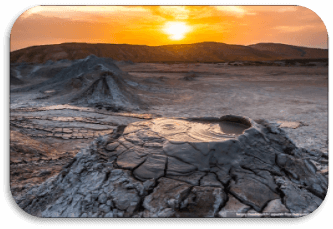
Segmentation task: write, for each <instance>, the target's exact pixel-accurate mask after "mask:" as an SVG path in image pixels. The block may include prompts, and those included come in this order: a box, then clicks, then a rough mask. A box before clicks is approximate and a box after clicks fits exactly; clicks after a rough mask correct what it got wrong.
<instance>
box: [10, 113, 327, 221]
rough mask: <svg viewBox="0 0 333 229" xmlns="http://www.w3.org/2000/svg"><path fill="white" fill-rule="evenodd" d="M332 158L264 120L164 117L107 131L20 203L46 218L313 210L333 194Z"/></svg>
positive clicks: (210, 214)
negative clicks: (331, 181)
mask: <svg viewBox="0 0 333 229" xmlns="http://www.w3.org/2000/svg"><path fill="white" fill-rule="evenodd" d="M323 161H324V162H327V158H326V156H325V154H323V153H320V152H317V151H316V152H312V151H307V150H305V149H301V148H297V147H296V146H295V144H294V143H293V142H292V141H291V140H290V139H289V138H288V136H287V135H286V134H285V133H284V131H283V130H281V129H279V128H277V125H274V124H271V123H269V122H267V121H265V120H257V121H253V120H251V119H248V118H245V117H238V116H231V115H228V116H223V117H221V118H196V119H166V118H159V119H153V120H150V121H144V122H136V123H132V124H130V125H128V126H127V127H126V128H119V129H118V131H117V133H115V134H114V135H113V136H103V137H99V138H98V139H96V140H95V141H94V142H93V143H92V144H91V146H90V147H89V148H87V149H83V150H81V152H80V153H78V154H77V155H76V157H75V158H74V159H73V160H72V162H71V163H69V164H68V165H67V166H65V167H64V168H63V170H62V171H61V172H60V173H59V174H58V175H57V176H55V177H53V178H51V179H49V180H47V181H46V182H45V183H43V184H42V185H40V186H39V187H34V188H32V189H31V190H30V191H29V192H27V194H26V195H24V196H20V197H17V198H16V201H17V203H18V204H19V206H20V207H21V208H22V209H24V210H25V211H26V212H28V213H30V214H33V215H37V216H42V217H239V215H237V214H238V213H260V214H261V216H264V214H262V213H286V214H288V213H289V214H290V213H298V214H308V213H311V212H312V211H314V210H315V209H316V208H318V206H319V205H320V204H321V202H322V201H323V199H324V197H325V195H326V192H327V175H323V174H321V172H320V171H317V168H316V166H315V164H316V163H323ZM260 214H259V215H260ZM287 216H291V215H287ZM296 217H297V215H296Z"/></svg>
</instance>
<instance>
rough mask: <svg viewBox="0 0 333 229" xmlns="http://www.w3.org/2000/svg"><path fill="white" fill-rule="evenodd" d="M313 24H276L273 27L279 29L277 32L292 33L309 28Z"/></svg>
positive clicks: (311, 27) (312, 26)
mask: <svg viewBox="0 0 333 229" xmlns="http://www.w3.org/2000/svg"><path fill="white" fill-rule="evenodd" d="M315 27H316V26H314V25H300V26H276V27H275V28H274V29H276V30H279V32H286V33H293V32H299V31H303V30H310V29H313V28H315Z"/></svg>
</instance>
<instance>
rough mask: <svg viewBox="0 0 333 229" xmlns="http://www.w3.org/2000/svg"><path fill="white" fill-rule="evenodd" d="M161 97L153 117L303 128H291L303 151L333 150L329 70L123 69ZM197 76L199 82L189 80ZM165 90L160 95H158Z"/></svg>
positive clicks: (221, 66)
mask: <svg viewBox="0 0 333 229" xmlns="http://www.w3.org/2000/svg"><path fill="white" fill-rule="evenodd" d="M121 69H122V70H123V71H126V72H128V73H129V74H131V75H133V76H135V77H136V82H138V83H141V84H145V85H147V84H148V85H149V86H150V87H151V91H152V92H154V91H155V93H153V94H149V95H145V96H146V97H147V98H149V99H150V104H151V108H150V111H149V112H148V113H154V114H160V115H162V116H167V117H170V116H176V117H182V116H183V117H184V116H186V117H190V116H215V117H220V116H221V115H224V114H235V115H243V116H247V117H250V118H252V119H261V118H263V119H267V120H269V121H274V122H279V121H284V122H285V121H290V122H300V126H299V127H298V128H296V129H293V128H285V130H286V131H287V132H288V133H289V135H290V137H291V138H292V139H293V140H294V141H295V143H296V144H297V145H298V146H299V147H307V148H314V149H319V150H322V151H323V152H326V153H327V149H328V136H327V135H328V68H327V66H316V67H302V66H295V67H284V66H228V65H226V64H171V65H168V64H134V65H127V66H123V67H121ZM186 72H194V74H195V76H197V77H194V79H193V80H183V78H184V76H186V75H187V73H186ZM158 89H160V90H158Z"/></svg>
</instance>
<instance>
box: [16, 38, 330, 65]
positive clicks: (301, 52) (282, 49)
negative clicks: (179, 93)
mask: <svg viewBox="0 0 333 229" xmlns="http://www.w3.org/2000/svg"><path fill="white" fill-rule="evenodd" d="M89 55H96V56H98V57H105V58H112V59H114V60H117V61H129V60H131V61H133V62H228V61H269V60H282V59H318V58H328V50H327V49H314V48H306V47H300V46H292V45H285V44H274V43H259V44H255V45H249V46H243V45H230V44H224V43H217V42H203V43H195V44H180V45H163V46H146V45H129V44H87V43H63V44H57V45H43V46H32V47H28V48H24V49H20V50H16V51H13V52H11V54H10V61H11V63H20V62H27V63H45V62H46V61H49V60H52V61H57V60H61V59H68V60H77V59H84V58H86V57H87V56H89Z"/></svg>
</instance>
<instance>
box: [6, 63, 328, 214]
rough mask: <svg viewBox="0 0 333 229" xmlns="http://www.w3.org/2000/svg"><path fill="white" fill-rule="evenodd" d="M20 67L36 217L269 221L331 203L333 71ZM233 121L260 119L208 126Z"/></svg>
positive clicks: (15, 87)
mask: <svg viewBox="0 0 333 229" xmlns="http://www.w3.org/2000/svg"><path fill="white" fill-rule="evenodd" d="M82 64H85V65H86V66H84V68H82V71H81V70H80V69H81V67H82V66H81V65H82ZM73 65H74V66H76V67H75V68H72V69H70V68H69V69H65V70H64V69H63V68H68V67H70V66H73ZM14 67H15V71H16V72H17V74H18V75H19V76H20V78H19V79H20V81H19V83H18V82H16V81H15V82H13V84H11V117H10V128H11V130H10V131H11V142H10V150H11V157H10V168H11V171H10V175H11V191H12V194H13V197H14V198H15V200H16V201H17V203H19V205H20V207H21V208H23V209H24V210H25V211H27V212H29V213H30V214H33V215H38V216H43V217H240V215H239V214H245V215H243V216H244V217H265V213H285V214H290V213H300V214H308V213H310V212H312V211H313V210H315V209H316V208H317V207H318V206H319V205H320V203H321V202H322V200H323V199H324V197H325V194H326V189H327V176H328V160H327V158H328V150H327V149H328V137H327V134H328V132H327V131H328V130H327V121H328V120H327V112H328V110H327V102H328V101H327V93H328V91H327V76H328V75H327V66H326V67H325V66H317V67H304V66H303V67H302V66H298V67H283V66H280V67H275V66H269V67H267V66H260V67H259V66H252V67H246V66H242V67H236V66H228V65H222V64H171V65H168V64H144V63H142V64H122V65H119V68H118V67H116V66H115V65H114V64H113V63H112V62H110V61H108V60H99V58H95V57H92V58H86V59H84V60H78V61H72V62H71V61H67V62H66V61H59V62H54V63H49V64H38V66H37V65H36V66H34V65H31V66H30V65H29V64H28V65H27V64H23V65H22V66H21V65H17V66H14ZM14 67H13V69H14ZM105 68H107V69H105ZM59 72H62V73H63V74H64V75H66V76H67V78H66V77H62V76H61V74H59ZM127 72H128V73H127ZM55 79H57V80H55ZM59 79H60V81H61V82H62V83H63V84H64V85H66V87H65V88H63V87H62V86H61V84H59V82H58V80H59ZM45 82H47V83H45ZM49 83H50V85H49ZM36 85H39V86H36ZM112 85H116V87H113V86H112ZM40 86H42V87H40ZM106 100H107V101H108V102H107V103H105V101H106ZM225 114H236V115H240V116H244V117H245V116H246V117H250V118H251V124H249V122H247V121H244V120H248V119H247V118H245V119H244V120H243V121H242V122H236V123H235V122H230V120H229V121H226V120H224V121H223V120H219V119H217V118H201V117H220V116H221V115H225ZM158 117H163V118H159V119H156V118H158ZM198 118H199V119H198ZM253 120H257V122H255V121H253ZM263 120H268V121H263ZM175 123H176V124H175ZM279 127H280V128H279ZM249 130H251V131H252V132H251V131H250V133H248V131H249ZM244 131H245V132H244ZM244 133H245V134H244ZM258 133H259V134H258ZM253 134H255V137H253ZM242 136H245V137H242ZM246 139H247V140H246ZM92 142H93V143H92ZM228 142H235V143H233V144H231V145H228V144H227V143H228ZM226 148H227V150H226ZM78 152H79V153H78ZM223 152H227V153H223ZM231 152H234V153H231ZM75 155H77V156H75ZM91 181H94V182H93V183H92V182H91ZM249 187H250V188H249ZM168 190H170V191H168ZM258 193H263V195H258ZM250 213H251V214H252V216H251V215H250ZM253 215H255V216H253Z"/></svg>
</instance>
